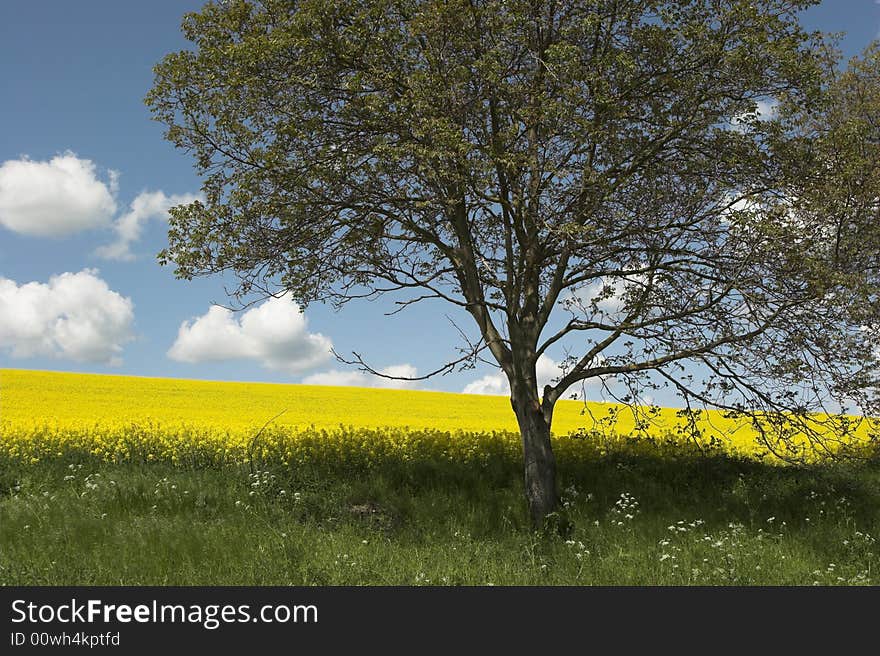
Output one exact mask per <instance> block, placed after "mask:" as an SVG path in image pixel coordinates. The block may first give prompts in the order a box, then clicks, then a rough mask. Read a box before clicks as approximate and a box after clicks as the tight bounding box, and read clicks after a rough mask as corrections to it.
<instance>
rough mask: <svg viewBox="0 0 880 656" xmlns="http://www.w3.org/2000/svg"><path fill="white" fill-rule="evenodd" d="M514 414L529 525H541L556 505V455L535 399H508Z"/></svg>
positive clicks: (543, 524)
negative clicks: (521, 456)
mask: <svg viewBox="0 0 880 656" xmlns="http://www.w3.org/2000/svg"><path fill="white" fill-rule="evenodd" d="M511 401H512V405H513V410H514V413H515V414H516V419H517V422H518V423H519V431H520V434H521V435H522V442H523V457H524V460H525V484H526V500H527V501H528V503H529V513H530V514H531V517H532V525H533V527H534V528H536V529H543V528H545V520H546V519H547V516H548V515H549V514H550V513H552V512H554V511H555V510H556V509H557V507H558V505H559V495H558V494H557V492H556V456H555V455H554V454H553V449H552V448H551V446H550V425H549V424H548V423H547V421H546V420H545V419H544V415H543V413H542V412H541V404H540V403H539V402H538V400H537V399H532V398H528V396H524V397H520V398H512V399H511Z"/></svg>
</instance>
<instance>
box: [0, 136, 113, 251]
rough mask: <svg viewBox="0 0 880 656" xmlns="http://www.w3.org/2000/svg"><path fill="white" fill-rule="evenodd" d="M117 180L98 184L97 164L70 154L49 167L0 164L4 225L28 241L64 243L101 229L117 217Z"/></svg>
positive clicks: (110, 177) (44, 164)
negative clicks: (62, 239) (70, 237)
mask: <svg viewBox="0 0 880 656" xmlns="http://www.w3.org/2000/svg"><path fill="white" fill-rule="evenodd" d="M117 179H118V174H117V173H116V172H115V171H110V172H109V173H108V180H107V181H106V182H104V181H102V180H101V179H99V177H98V174H97V168H96V166H95V164H94V163H93V162H92V161H91V160H88V159H80V158H79V157H77V156H76V155H75V154H74V153H71V152H66V153H64V154H62V155H57V156H55V157H53V158H52V159H51V160H49V161H48V162H37V161H32V160H30V159H27V158H22V159H16V160H7V161H5V162H3V164H0V225H2V226H3V227H5V228H6V229H8V230H11V231H13V232H17V233H19V234H23V235H32V236H37V237H60V236H65V235H69V234H73V233H75V232H81V231H84V230H90V229H92V228H101V227H104V226H107V225H108V224H109V223H110V219H111V218H112V217H113V214H114V213H115V212H116V200H115V195H116V189H117Z"/></svg>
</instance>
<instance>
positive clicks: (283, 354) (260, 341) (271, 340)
mask: <svg viewBox="0 0 880 656" xmlns="http://www.w3.org/2000/svg"><path fill="white" fill-rule="evenodd" d="M331 347H332V343H331V341H330V340H329V339H328V338H327V337H324V335H322V334H320V333H310V332H308V322H307V321H306V318H305V315H304V314H303V313H302V312H301V311H300V308H299V306H298V305H297V304H296V303H295V302H294V301H293V300H292V299H291V298H290V296H289V295H285V296H281V297H279V298H270V299H269V300H267V301H264V302H263V303H261V304H260V305H257V306H256V307H254V308H251V309H250V310H247V311H246V312H244V313H243V314H241V317H240V318H238V317H236V315H235V314H234V313H233V312H232V311H230V310H227V309H226V308H223V307H220V306H218V305H215V306H212V307H211V308H210V309H209V310H208V312H207V313H205V314H203V315H202V316H200V317H197V318H195V319H194V320H192V321H191V322H190V321H184V322H183V323H182V324H181V325H180V329H179V330H178V333H177V340H176V341H175V342H174V344H173V345H172V346H171V348H170V349H169V350H168V356H169V357H170V358H171V359H172V360H177V361H179V362H190V363H197V362H212V361H213V362H218V361H223V360H256V361H257V362H259V363H260V364H262V365H263V366H264V367H268V368H269V369H278V370H281V371H286V372H288V373H291V374H296V373H300V372H302V371H307V370H308V369H312V368H314V367H316V366H318V365H320V364H321V363H323V362H325V361H326V360H327V359H329V358H330V348H331Z"/></svg>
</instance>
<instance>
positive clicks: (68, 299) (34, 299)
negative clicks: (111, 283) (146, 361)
mask: <svg viewBox="0 0 880 656" xmlns="http://www.w3.org/2000/svg"><path fill="white" fill-rule="evenodd" d="M133 320H134V311H133V305H132V302H131V299H129V298H125V297H123V296H121V295H120V294H118V293H117V292H114V291H112V290H111V289H110V288H109V287H108V286H107V283H106V282H104V281H103V280H102V279H101V278H99V277H98V272H97V271H96V270H94V269H85V270H83V271H80V272H79V273H62V274H61V275H58V276H53V277H52V278H50V279H49V282H48V283H40V282H29V283H25V284H21V285H19V284H18V283H16V282H15V281H14V280H9V279H8V278H3V277H0V349H3V350H6V351H8V352H9V353H10V354H11V355H12V357H15V358H28V357H35V356H50V357H59V358H68V359H71V360H76V361H77V362H100V363H106V364H111V365H118V364H121V362H122V359H121V357H120V356H121V353H122V345H123V344H125V343H126V342H128V341H130V340H131V339H132V322H133Z"/></svg>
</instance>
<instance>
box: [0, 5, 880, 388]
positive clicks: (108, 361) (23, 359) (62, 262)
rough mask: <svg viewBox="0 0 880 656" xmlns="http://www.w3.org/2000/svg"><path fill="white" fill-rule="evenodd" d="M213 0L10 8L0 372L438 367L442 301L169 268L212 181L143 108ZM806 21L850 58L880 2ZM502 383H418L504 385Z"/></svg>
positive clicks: (3, 60) (442, 355)
mask: <svg viewBox="0 0 880 656" xmlns="http://www.w3.org/2000/svg"><path fill="white" fill-rule="evenodd" d="M201 4H202V3H201V2H196V1H193V0H174V1H171V0H150V1H149V2H135V1H133V0H81V1H78V2H70V1H65V0H51V1H50V0H4V1H3V2H0V80H2V86H0V89H2V93H0V126H2V127H0V368H3V367H15V368H32V369H52V370H60V371H85V372H97V373H122V374H133V375H144V376H170V377H185V378H204V379H217V380H253V381H273V382H302V381H310V382H324V383H338V384H372V383H374V382H375V381H371V380H370V379H368V378H365V377H363V376H362V375H360V374H358V373H357V372H356V371H355V370H353V369H351V368H345V367H343V366H342V365H339V364H338V363H336V362H335V361H334V360H333V359H332V358H329V357H327V356H326V351H327V348H328V347H329V345H330V344H331V343H332V345H333V346H334V347H335V348H336V349H337V350H339V351H341V352H349V351H351V350H358V351H359V352H361V353H363V354H364V356H365V357H366V358H367V359H368V360H369V361H370V362H371V364H374V366H375V367H376V368H385V367H392V369H389V371H390V372H391V373H396V374H412V373H414V372H420V373H424V372H427V371H430V370H432V369H434V368H436V367H437V366H439V365H440V364H442V363H443V362H444V361H445V359H446V358H447V357H448V356H449V355H450V354H454V352H455V351H454V347H455V345H456V343H457V342H456V333H455V330H454V329H453V328H452V327H451V326H450V325H449V323H448V322H447V320H446V319H445V318H444V314H445V313H447V312H449V308H447V307H444V306H443V305H442V304H439V303H438V304H433V305H431V304H423V305H420V306H416V307H414V308H412V309H410V310H407V311H406V312H404V313H402V314H400V315H397V316H396V317H394V318H392V319H389V318H387V317H385V316H384V313H385V312H387V311H388V310H389V309H390V308H391V307H392V306H391V305H390V304H389V302H376V303H370V302H360V303H352V304H350V305H349V306H347V307H346V308H345V309H343V310H342V311H341V312H334V311H333V310H332V309H331V308H329V307H327V306H322V305H320V304H315V305H313V306H310V307H309V308H308V309H307V312H306V313H305V315H304V317H303V316H300V315H298V314H296V313H291V312H290V308H289V307H287V306H285V305H284V304H283V303H282V302H277V303H274V304H270V305H267V306H259V307H257V308H255V309H254V311H253V312H252V313H251V314H249V315H243V314H242V313H238V314H230V313H228V312H225V311H223V310H221V309H219V308H215V309H213V310H211V309H210V308H211V306H212V303H224V302H226V294H225V292H224V281H223V280H222V279H220V278H209V279H199V280H196V281H192V282H182V281H177V280H175V279H174V277H173V275H172V272H171V270H170V269H169V268H162V267H160V266H159V265H158V264H157V263H156V259H155V254H156V253H157V252H158V251H159V250H160V249H161V248H162V247H163V245H164V244H165V224H164V219H163V217H164V212H165V210H166V208H167V206H168V205H169V204H172V203H174V202H180V201H181V200H185V199H187V198H190V197H192V194H197V193H198V191H199V187H200V182H199V179H198V177H197V176H196V175H195V173H194V171H193V169H192V165H191V161H190V159H189V158H188V156H187V155H186V154H185V153H183V152H180V151H177V150H175V149H174V148H173V147H172V146H171V145H170V144H169V143H168V142H166V141H165V140H164V139H163V138H162V127H161V126H160V125H159V124H157V123H155V122H153V121H152V120H151V119H150V115H149V112H148V110H147V108H146V107H145V106H144V104H143V100H142V99H143V96H144V94H145V93H146V91H147V90H148V89H149V88H150V86H151V83H152V71H151V68H152V66H153V65H154V64H155V63H156V62H158V61H159V60H160V59H161V58H162V56H163V55H165V54H166V53H168V52H171V51H174V50H179V49H182V48H185V47H187V42H186V41H185V40H184V39H183V37H182V36H181V35H180V32H179V24H180V18H181V16H182V15H183V13H185V12H187V11H192V10H197V9H198V8H199V7H200V6H201ZM803 20H804V23H805V25H806V26H807V27H809V28H811V29H820V30H824V31H829V32H838V31H841V32H845V33H846V36H845V37H844V39H843V41H842V43H841V46H842V49H843V51H844V55H845V56H846V57H851V56H854V55H857V54H858V53H860V52H861V51H862V49H863V48H864V47H865V46H866V45H867V44H868V43H869V42H870V41H871V40H872V39H874V38H877V37H878V32H880V4H878V2H876V1H875V0H826V1H825V2H824V3H822V5H820V6H818V7H815V8H813V9H811V10H810V11H809V12H807V13H806V14H805V15H804V19H803ZM227 282H228V281H227ZM184 322H186V323H185V324H184ZM182 324H183V325H182ZM557 357H560V356H557ZM551 365H552V363H547V366H546V367H545V368H546V369H547V371H548V372H549V371H551V370H552V366H551ZM492 374H493V372H492V370H491V369H490V368H488V367H486V368H485V369H479V370H475V371H467V372H462V373H456V374H450V375H448V376H444V377H439V378H435V379H432V380H431V381H428V382H426V383H423V384H421V386H422V387H428V388H431V389H441V390H448V391H461V390H463V389H465V387H467V386H470V387H469V389H470V390H482V391H496V392H499V391H502V390H501V389H499V387H498V385H499V382H498V379H497V378H495V377H493V376H492ZM657 400H658V401H660V402H663V401H664V399H657ZM666 401H667V402H668V403H669V404H670V405H671V404H675V401H674V400H672V399H671V398H670V399H669V400H666Z"/></svg>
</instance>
